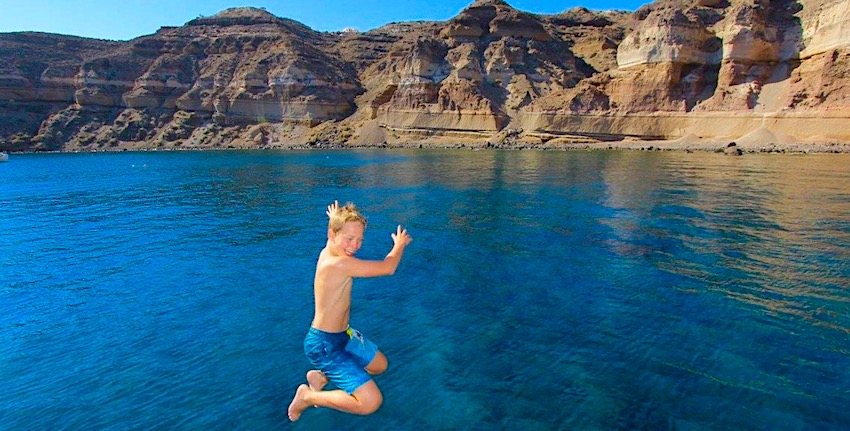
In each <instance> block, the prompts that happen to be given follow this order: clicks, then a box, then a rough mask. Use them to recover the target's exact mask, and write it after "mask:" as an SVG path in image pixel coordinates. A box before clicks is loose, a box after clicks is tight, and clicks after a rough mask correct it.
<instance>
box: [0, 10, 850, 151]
mask: <svg viewBox="0 0 850 431" xmlns="http://www.w3.org/2000/svg"><path fill="white" fill-rule="evenodd" d="M848 75H850V3H848V2H846V1H843V0H798V1H791V0H686V1H680V0H659V1H656V2H654V3H651V4H647V5H646V6H644V7H642V8H640V9H639V10H637V11H635V12H633V13H629V12H618V11H605V12H596V11H590V10H587V9H583V8H575V9H571V10H568V11H564V12H563V13H560V14H556V15H535V14H530V13H526V12H523V11H520V10H517V9H515V8H513V7H511V6H510V5H509V4H507V3H505V2H504V1H501V0H477V1H475V2H473V3H472V4H471V5H470V6H469V7H467V8H465V9H464V10H462V11H461V12H460V13H459V14H458V15H457V16H456V17H454V18H452V19H450V20H448V21H445V22H410V23H393V24H389V25H387V26H384V27H381V28H378V29H374V30H371V31H367V32H357V31H346V32H339V33H323V32H316V31H314V30H312V29H310V28H308V27H306V26H304V25H302V24H300V23H297V22H295V21H292V20H289V19H285V18H280V17H276V16H274V15H272V14H270V13H268V12H267V11H265V10H262V9H254V8H235V9H228V10H226V11H223V12H221V13H219V14H217V15H215V16H212V17H202V18H198V19H195V20H192V21H190V22H188V23H186V24H185V25H183V26H180V27H167V28H162V29H160V30H159V31H158V32H157V33H155V34H153V35H149V36H143V37H140V38H137V39H134V40H131V41H127V42H115V41H102V40H93V39H85V38H78V37H71V36H60V35H50V34H42V33H8V34H0V150H13V151H16V150H78V149H83V150H86V149H89V150H91V149H101V148H104V149H121V148H157V147H165V148H168V147H202V148H207V147H256V146H261V147H263V146H287V145H325V144H333V145H374V144H383V143H389V144H393V143H394V142H395V143H415V142H417V141H429V140H434V139H437V138H438V137H439V136H444V137H448V138H451V139H461V138H463V139H467V138H468V139H472V140H477V142H491V143H493V142H496V143H498V142H504V141H512V140H514V141H521V142H529V143H535V142H536V143H541V142H543V141H545V140H547V139H552V138H553V137H557V138H558V139H561V140H564V139H574V140H582V141H583V142H584V141H586V142H604V141H610V140H617V139H623V138H625V137H633V138H637V139H676V138H680V137H683V136H689V137H695V138H704V139H714V140H717V141H718V142H720V141H724V140H725V141H726V142H728V141H729V140H734V139H737V138H739V137H745V136H754V135H753V133H756V134H759V136H762V135H764V136H767V135H769V136H785V137H787V139H792V138H794V139H800V140H810V141H831V142H850V127H848V125H850V84H848V82H850V80H848ZM768 132H769V133H768ZM745 141H746V140H745Z"/></svg>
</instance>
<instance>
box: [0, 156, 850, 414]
mask: <svg viewBox="0 0 850 431" xmlns="http://www.w3.org/2000/svg"><path fill="white" fill-rule="evenodd" d="M848 162H850V159H848V158H847V156H844V155H807V156H788V155H782V156H772V155H747V156H745V157H735V158H733V157H724V156H722V155H714V154H685V153H629V152H587V153H586V152H566V153H561V152H533V151H523V152H502V151H487V152H472V151H373V150H369V151H348V152H335V151H333V152H332V151H328V152H323V151H313V152H297V151H293V152H280V153H276V152H251V151H246V152H186V153H121V154H51V155H19V156H15V157H13V158H12V160H11V161H10V162H8V163H5V164H3V165H2V166H0V184H3V190H2V191H0V232H2V235H0V334H2V335H0V381H2V382H3V389H2V390H0V429H9V430H33V429H66V430H91V429H99V430H124V429H144V430H146V429H151V430H152V429H203V430H234V429H243V430H268V429H279V428H284V427H291V428H292V429H334V430H359V429H364V428H368V429H381V430H494V429H499V430H566V429H576V430H579V429H580V430H611V429H623V430H626V429H653V430H658V429H671V430H672V429H675V430H729V429H770V430H812V429H817V430H839V429H846V428H844V427H846V424H848V423H850V413H848V410H847V408H846V407H847V405H850V389H848V388H850V373H847V370H848V369H850V348H848V347H847V346H848V345H850V344H848V341H849V340H848V339H850V290H848V286H850V263H848V262H850V163H848ZM333 199H339V200H342V201H346V200H351V201H355V202H357V203H358V204H359V205H360V206H361V207H362V208H363V210H364V211H365V213H366V215H367V217H368V218H369V229H368V230H367V233H366V243H365V244H364V247H363V249H362V250H361V252H360V254H361V255H362V257H365V258H380V257H382V256H383V255H384V254H385V253H386V252H387V250H389V247H390V245H391V240H390V236H389V234H390V233H391V232H392V231H394V228H395V225H396V224H397V223H402V224H404V225H405V226H406V227H408V228H409V229H410V232H411V233H412V235H413V237H414V242H413V244H412V245H411V247H410V248H409V249H408V252H407V253H406V256H405V260H404V262H403V263H402V265H401V267H400V269H399V271H398V272H397V273H396V275H395V276H394V277H387V278H380V279H372V280H358V281H357V282H356V283H355V290H354V305H353V309H352V324H353V325H354V326H356V327H358V328H359V329H361V330H362V331H364V332H365V333H366V334H368V335H369V336H370V337H371V338H372V339H374V340H375V341H376V342H377V343H378V344H379V345H380V346H381V348H382V350H383V351H384V352H385V353H386V354H387V356H388V358H389V361H390V369H389V371H388V372H387V373H385V375H383V376H380V377H378V379H377V381H378V384H379V386H380V387H381V388H382V390H383V391H384V396H385V401H384V405H383V406H382V408H381V409H380V410H379V411H378V412H377V413H376V414H374V415H372V416H369V417H356V416H349V415H345V414H341V413H338V412H334V411H330V410H325V409H322V410H315V409H311V410H308V411H307V412H305V414H304V416H303V417H302V419H301V420H300V421H299V422H297V423H295V424H293V425H290V424H289V422H288V419H287V417H286V407H287V405H288V403H289V401H290V399H291V396H292V394H293V391H294V389H295V387H296V386H297V385H298V384H299V383H301V382H302V381H303V376H304V373H305V372H306V371H307V369H308V368H307V367H308V363H307V362H306V359H305V358H304V355H303V351H302V347H301V342H302V339H303V335H304V333H305V331H306V328H307V326H308V325H309V321H310V318H311V316H312V297H311V283H312V277H313V268H314V265H315V258H316V255H317V253H318V251H319V250H320V248H321V247H322V246H323V243H324V240H325V235H326V233H325V230H326V218H325V215H324V210H325V206H326V205H327V204H328V203H329V202H330V201H332V200H333Z"/></svg>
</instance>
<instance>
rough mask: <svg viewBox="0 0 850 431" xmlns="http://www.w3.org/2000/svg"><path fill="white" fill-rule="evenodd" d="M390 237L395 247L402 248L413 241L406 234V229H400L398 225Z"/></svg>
mask: <svg viewBox="0 0 850 431" xmlns="http://www.w3.org/2000/svg"><path fill="white" fill-rule="evenodd" d="M390 236H392V237H393V242H394V243H395V244H396V245H400V246H402V247H404V246H406V245H407V244H410V241H413V238H412V237H411V236H410V235H408V234H407V229H402V228H401V225H398V228H396V232H395V233H394V234H392V235H390Z"/></svg>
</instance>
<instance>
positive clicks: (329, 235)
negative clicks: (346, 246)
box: [328, 228, 334, 241]
mask: <svg viewBox="0 0 850 431" xmlns="http://www.w3.org/2000/svg"><path fill="white" fill-rule="evenodd" d="M328 239H329V240H331V241H333V239H334V230H333V228H328Z"/></svg>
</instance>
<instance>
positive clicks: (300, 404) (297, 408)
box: [289, 385, 310, 422]
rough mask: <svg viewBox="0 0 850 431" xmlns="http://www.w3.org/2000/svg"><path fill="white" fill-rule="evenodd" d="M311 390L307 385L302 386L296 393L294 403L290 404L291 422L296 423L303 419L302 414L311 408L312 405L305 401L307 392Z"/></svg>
mask: <svg viewBox="0 0 850 431" xmlns="http://www.w3.org/2000/svg"><path fill="white" fill-rule="evenodd" d="M309 390H310V387H309V386H307V385H301V386H299V387H298V389H297V390H296V391H295V397H294V398H292V402H291V403H290V404H289V420H291V421H292V422H295V421H297V420H298V418H300V417H301V413H302V412H304V410H306V409H307V407H310V403H308V402H305V401H304V395H305V394H306V393H307V391H309Z"/></svg>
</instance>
